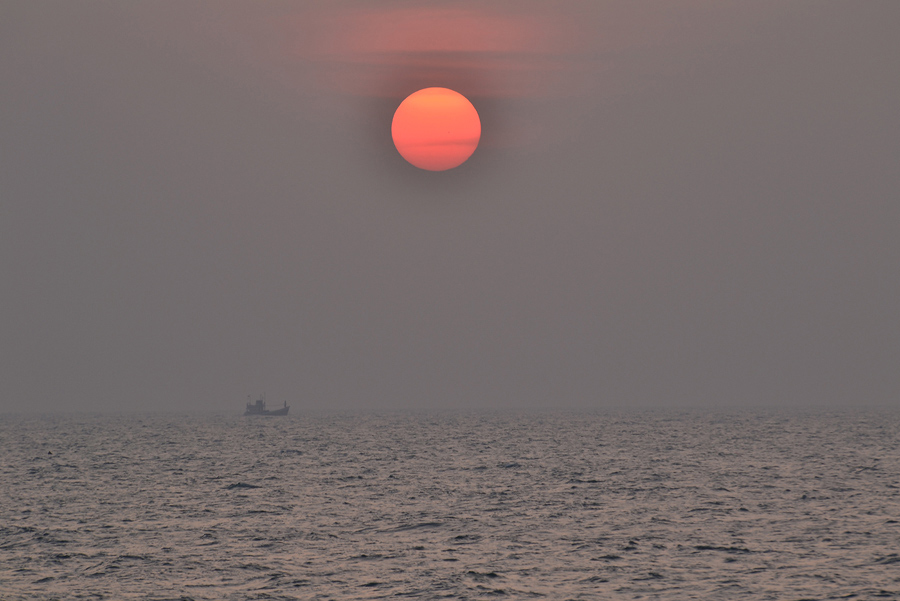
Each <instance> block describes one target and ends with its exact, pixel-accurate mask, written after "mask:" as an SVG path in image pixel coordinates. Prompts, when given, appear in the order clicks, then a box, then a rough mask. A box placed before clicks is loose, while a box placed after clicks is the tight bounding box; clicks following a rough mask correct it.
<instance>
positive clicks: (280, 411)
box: [244, 407, 290, 416]
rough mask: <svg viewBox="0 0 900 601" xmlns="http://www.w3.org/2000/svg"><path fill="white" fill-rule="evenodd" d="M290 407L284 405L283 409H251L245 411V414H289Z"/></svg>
mask: <svg viewBox="0 0 900 601" xmlns="http://www.w3.org/2000/svg"><path fill="white" fill-rule="evenodd" d="M288 409H290V407H282V408H281V409H275V410H269V409H265V410H263V411H250V410H249V409H248V410H247V411H245V412H244V415H269V416H272V415H287V413H288Z"/></svg>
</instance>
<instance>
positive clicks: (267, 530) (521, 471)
mask: <svg viewBox="0 0 900 601" xmlns="http://www.w3.org/2000/svg"><path fill="white" fill-rule="evenodd" d="M898 429H900V416H898V415H897V414H896V413H866V414H858V413H857V414H852V413H829V414H824V413H820V414H808V415H779V414H775V413H747V414H730V415H709V414H699V413H676V412H645V413H630V414H613V413H603V414H563V413H546V414H539V415H498V414H444V415H401V414H384V415H359V414H357V415H344V416H318V417H308V416H294V415H291V416H289V417H287V418H242V417H237V416H221V415H218V416H213V415H210V416H181V415H130V416H109V415H106V416H100V415H79V416H50V417H37V416H14V415H5V416H3V417H2V420H0V440H2V441H3V445H2V446H0V454H2V461H0V470H2V471H0V479H2V482H3V483H4V486H3V487H2V488H0V590H2V591H3V593H2V594H0V598H2V599H4V600H20V599H35V598H42V599H81V598H90V599H156V600H161V599H194V600H201V599H210V600H211V599H234V600H238V599H241V600H243V599H329V598H338V599H373V598H389V597H411V598H421V599H488V598H490V599H528V598H538V599H540V598H545V599H595V598H606V599H638V598H653V599H673V600H674V599H690V598H699V599H729V598H742V599H825V598H857V599H869V598H878V597H883V598H897V597H898V596H900V569H898V568H900V543H898V541H900V523H898V520H900V494H898V492H900V448H898V447H900V445H898Z"/></svg>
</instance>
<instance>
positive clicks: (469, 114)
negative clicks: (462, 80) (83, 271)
mask: <svg viewBox="0 0 900 601" xmlns="http://www.w3.org/2000/svg"><path fill="white" fill-rule="evenodd" d="M391 136H393V138H394V146H396V147H397V151H398V152H399V153H400V155H401V156H402V157H403V158H404V159H406V160H407V161H409V162H410V163H411V164H413V165H415V166H416V167H418V168H419V169H426V170H428V171H446V170H447V169H453V168H454V167H458V166H460V165H462V164H463V163H465V162H466V160H467V159H468V158H469V157H470V156H472V153H473V152H475V149H476V148H477V147H478V142H479V140H480V139H481V119H479V118H478V111H476V110H475V107H474V106H472V103H471V102H469V100H468V99H467V98H466V97H465V96H463V95H462V94H460V93H459V92H454V91H453V90H448V89H447V88H425V89H424V90H419V91H418V92H414V93H413V94H410V95H409V96H407V97H406V99H405V100H404V101H403V102H401V103H400V106H398V107H397V110H396V112H395V113H394V120H393V122H392V123H391Z"/></svg>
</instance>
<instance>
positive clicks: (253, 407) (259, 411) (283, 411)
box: [244, 395, 290, 415]
mask: <svg viewBox="0 0 900 601" xmlns="http://www.w3.org/2000/svg"><path fill="white" fill-rule="evenodd" d="M247 398H248V399H249V398H250V397H247ZM288 409H290V407H288V404H287V401H285V402H284V407H279V408H278V409H266V397H265V395H263V396H261V397H259V398H258V399H257V400H256V402H255V403H251V402H250V401H249V400H248V401H247V410H246V411H244V415H287V412H288Z"/></svg>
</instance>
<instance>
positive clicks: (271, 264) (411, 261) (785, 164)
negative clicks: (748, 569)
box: [0, 0, 900, 413]
mask: <svg viewBox="0 0 900 601" xmlns="http://www.w3.org/2000/svg"><path fill="white" fill-rule="evenodd" d="M898 23H900V2H897V0H884V1H877V0H867V1H864V2H860V1H855V0H852V1H851V0H835V1H830V2H823V1H801V0H777V1H774V0H773V1H769V0H756V1H754V2H723V1H720V0H665V1H662V0H660V1H657V2H653V1H648V2H626V1H624V0H623V1H620V2H604V1H601V0H596V1H584V2H569V1H564V0H563V1H560V0H552V1H550V0H547V1H536V0H515V1H514V0H509V1H494V2H441V1H430V2H412V1H399V0H397V1H392V0H380V1H378V2H375V1H371V2H364V1H353V2H351V1H341V0H329V1H327V2H326V1H322V2H303V1H297V2H255V1H250V0H246V1H240V2H233V1H222V0H214V1H213V0H210V1H192V0H177V1H176V0H173V1H152V2H151V1H149V0H147V1H139V2H126V1H124V0H120V1H100V0H91V1H87V0H65V1H59V2H47V1H41V0H21V1H19V0H4V2H3V3H2V8H0V280H2V293H0V345H2V346H0V351H2V355H0V411H11V410H41V411H43V410H54V409H65V410H82V409H86V410H114V409H121V410H139V409H163V410H172V409H184V410H191V411H193V410H210V409H211V410H219V411H228V412H232V411H233V412H236V413H237V412H240V411H241V410H242V408H243V403H244V401H245V400H246V397H247V395H248V394H252V395H256V394H258V393H261V392H263V391H265V392H266V393H267V396H268V399H269V401H270V402H276V403H278V404H280V403H281V401H283V400H287V401H288V403H289V404H291V405H292V406H294V408H295V409H294V410H292V411H297V412H299V413H302V412H303V411H323V410H332V409H338V410H344V409H364V410H381V409H424V410H433V409H452V408H464V409H469V408H476V407H485V408H498V409H504V408H551V407H567V408H598V409H602V408H608V407H616V408H617V407H626V406H638V407H644V406H662V407H723V408H725V407H727V408H731V407H742V406H752V407H756V406H766V407H772V406H774V407H780V406H803V407H829V408H830V407H854V406H882V407H897V406H898V405H900V36H898V35H897V25H898ZM428 86H444V87H450V88H453V89H456V90H457V91H459V92H461V93H463V94H465V95H466V96H468V97H469V99H470V100H471V101H472V102H473V104H474V105H475V107H476V108H477V109H478V111H479V112H480V114H481V119H482V126H483V135H482V142H481V145H480V146H479V148H478V150H477V151H476V152H475V154H474V155H473V156H472V158H471V159H470V160H469V161H468V162H467V163H465V164H464V165H463V166H461V167H459V168H458V169H456V170H453V171H448V172H444V173H432V172H424V171H419V170H417V169H416V168H414V167H412V166H410V165H408V164H407V163H405V162H404V161H403V159H402V158H401V157H400V156H399V154H397V152H396V151H395V149H394V148H393V145H392V142H391V139H390V121H391V116H392V114H393V111H394V109H395V108H396V106H397V105H398V104H399V102H400V101H401V100H402V99H403V98H404V97H405V96H406V95H408V94H409V93H411V92H413V91H415V90H417V89H419V88H422V87H428Z"/></svg>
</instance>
